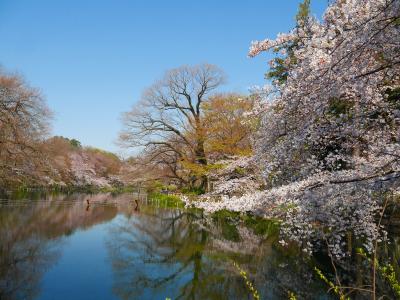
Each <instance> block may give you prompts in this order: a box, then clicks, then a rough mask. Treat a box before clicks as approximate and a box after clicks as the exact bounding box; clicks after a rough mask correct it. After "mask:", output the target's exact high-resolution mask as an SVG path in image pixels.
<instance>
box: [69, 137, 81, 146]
mask: <svg viewBox="0 0 400 300" xmlns="http://www.w3.org/2000/svg"><path fill="white" fill-rule="evenodd" d="M69 143H70V145H71V146H72V147H74V148H82V144H81V142H80V141H78V140H76V139H71V140H69Z"/></svg>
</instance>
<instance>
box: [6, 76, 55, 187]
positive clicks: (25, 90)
mask: <svg viewBox="0 0 400 300" xmlns="http://www.w3.org/2000/svg"><path fill="white" fill-rule="evenodd" d="M50 116H51V113H50V111H49V109H48V108H47V105H46V103H45V101H44V99H43V97H42V95H41V94H40V92H39V91H38V90H36V89H34V88H31V87H29V86H28V85H27V84H26V83H25V82H24V80H23V79H22V78H21V77H19V76H15V75H8V74H5V73H3V72H1V71H0V184H1V185H2V186H6V185H9V184H10V183H11V182H14V181H17V182H19V183H21V181H23V180H24V178H34V177H35V176H34V173H37V171H38V164H37V163H38V160H39V159H41V158H42V155H41V154H40V148H41V142H42V140H43V137H45V136H46V134H47V133H48V129H49V119H50Z"/></svg>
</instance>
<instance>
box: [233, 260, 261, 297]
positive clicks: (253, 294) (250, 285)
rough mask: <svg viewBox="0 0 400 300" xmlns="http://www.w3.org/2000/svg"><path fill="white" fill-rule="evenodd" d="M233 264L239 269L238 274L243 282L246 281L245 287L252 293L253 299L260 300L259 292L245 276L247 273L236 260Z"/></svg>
mask: <svg viewBox="0 0 400 300" xmlns="http://www.w3.org/2000/svg"><path fill="white" fill-rule="evenodd" d="M233 266H234V267H235V268H236V269H237V270H238V271H239V274H240V276H242V278H243V280H244V282H245V283H246V287H247V289H248V290H249V292H250V293H251V294H252V296H253V299H255V300H260V294H259V293H258V291H257V290H256V289H255V287H254V285H253V283H252V282H251V281H250V280H249V279H248V278H247V273H246V271H244V270H243V269H242V268H241V267H240V266H239V265H238V264H237V263H236V262H233Z"/></svg>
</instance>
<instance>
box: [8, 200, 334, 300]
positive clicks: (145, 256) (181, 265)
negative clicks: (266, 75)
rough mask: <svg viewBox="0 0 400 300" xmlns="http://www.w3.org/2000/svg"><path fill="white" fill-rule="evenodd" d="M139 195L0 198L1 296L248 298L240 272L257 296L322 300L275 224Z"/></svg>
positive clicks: (310, 273) (319, 286) (321, 287)
mask: <svg viewBox="0 0 400 300" xmlns="http://www.w3.org/2000/svg"><path fill="white" fill-rule="evenodd" d="M137 197H138V195H133V194H120V195H111V194H94V195H88V194H70V195H40V196H35V197H30V198H28V199H17V200H6V199H2V200H1V202H0V299H16V300H20V299H59V300H60V299H162V300H165V299H166V298H170V299H253V295H252V293H251V292H250V290H249V287H248V286H247V285H246V282H245V280H244V278H243V276H242V275H240V271H239V269H238V267H239V268H241V269H242V270H245V271H246V272H247V276H248V277H249V279H250V281H251V282H252V284H253V286H254V287H255V288H256V290H257V291H258V293H259V294H260V297H261V299H288V293H289V292H290V291H293V292H295V293H296V294H297V295H298V299H330V298H329V297H328V296H327V294H326V291H327V286H326V285H325V283H323V282H321V281H320V280H318V279H317V278H316V276H315V272H314V266H315V265H316V264H318V261H317V260H315V259H308V258H307V257H305V256H303V255H302V253H301V251H299V250H298V249H296V247H289V248H283V247H281V246H280V244H279V243H278V227H277V225H276V224H275V223H273V222H271V223H261V224H259V223H257V222H254V220H250V219H249V220H247V221H245V222H241V223H238V222H236V221H235V220H230V219H229V217H225V216H220V217H218V216H217V217H213V218H205V217H204V216H203V214H202V212H201V211H195V210H185V209H183V208H181V207H177V206H176V205H175V204H170V203H167V202H157V201H151V200H150V199H147V197H142V196H141V197H139V198H142V199H139V200H138V201H137V202H136V201H135V199H137ZM227 220H228V221H227ZM229 220H230V221H229Z"/></svg>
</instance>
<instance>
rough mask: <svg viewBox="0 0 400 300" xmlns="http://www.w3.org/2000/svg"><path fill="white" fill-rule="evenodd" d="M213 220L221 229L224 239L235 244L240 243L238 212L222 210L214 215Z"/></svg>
mask: <svg viewBox="0 0 400 300" xmlns="http://www.w3.org/2000/svg"><path fill="white" fill-rule="evenodd" d="M212 219H213V221H214V222H215V223H216V224H218V226H219V227H220V229H221V234H222V236H223V238H224V239H227V240H228V241H233V242H238V241H240V235H239V231H238V230H237V228H236V224H237V222H238V221H239V219H240V214H239V213H238V212H231V211H228V210H225V209H224V210H220V211H217V212H215V213H214V214H213V215H212Z"/></svg>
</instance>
